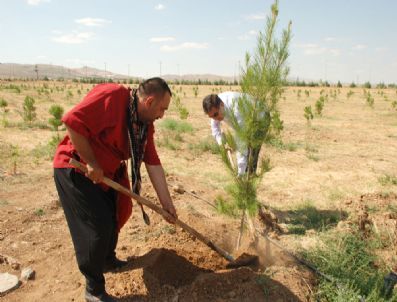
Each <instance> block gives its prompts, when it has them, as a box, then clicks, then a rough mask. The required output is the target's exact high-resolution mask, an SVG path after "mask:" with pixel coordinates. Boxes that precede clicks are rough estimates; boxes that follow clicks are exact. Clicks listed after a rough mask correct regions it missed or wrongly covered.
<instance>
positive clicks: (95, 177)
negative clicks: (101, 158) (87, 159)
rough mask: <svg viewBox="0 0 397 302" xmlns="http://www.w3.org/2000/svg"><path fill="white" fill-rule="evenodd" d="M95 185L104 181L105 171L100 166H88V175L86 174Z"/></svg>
mask: <svg viewBox="0 0 397 302" xmlns="http://www.w3.org/2000/svg"><path fill="white" fill-rule="evenodd" d="M85 176H87V177H88V178H89V179H91V180H92V182H93V183H94V184H97V183H101V182H102V181H103V177H104V175H103V170H102V169H101V168H100V167H99V166H91V165H90V164H87V173H86V174H85Z"/></svg>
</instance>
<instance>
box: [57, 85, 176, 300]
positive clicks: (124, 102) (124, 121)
mask: <svg viewBox="0 0 397 302" xmlns="http://www.w3.org/2000/svg"><path fill="white" fill-rule="evenodd" d="M171 96H172V94H171V90H170V88H169V87H168V85H167V83H166V82H165V81H164V80H163V79H161V78H151V79H148V80H146V81H145V82H143V83H142V84H140V85H139V87H138V89H137V90H131V89H128V88H125V87H123V86H121V85H118V84H100V85H97V86H95V87H94V88H93V89H92V90H91V91H90V92H89V93H88V94H87V96H86V97H85V98H84V99H83V100H82V101H81V102H80V103H79V104H77V105H76V106H75V107H74V108H72V109H71V110H70V111H69V112H68V113H67V114H66V115H65V116H64V117H63V118H62V121H63V123H64V124H65V127H66V129H67V135H66V136H65V138H64V139H63V140H62V141H61V143H60V144H59V146H58V148H57V151H56V154H55V157H54V163H53V166H54V179H55V184H56V188H57V191H58V194H59V197H60V200H61V203H62V207H63V209H64V213H65V217H66V220H67V223H68V226H69V230H70V233H71V237H72V241H73V245H74V249H75V252H76V258H77V263H78V266H79V269H80V271H81V273H82V274H83V275H84V276H85V278H86V292H85V299H86V301H89V302H91V301H104V302H109V301H115V300H114V299H113V298H112V297H111V296H109V295H108V294H107V293H106V291H105V279H104V276H103V273H104V272H106V271H110V270H114V269H116V268H119V267H121V266H123V265H125V264H126V261H121V260H119V259H117V258H116V253H115V248H116V245H117V239H118V232H119V231H120V229H121V227H122V226H123V225H124V224H125V223H126V221H127V220H128V218H129V216H130V215H131V211H132V204H131V200H130V199H129V198H128V197H126V196H125V195H122V194H121V193H117V192H115V191H114V190H113V189H111V188H109V187H107V186H106V185H104V184H102V183H101V182H102V180H103V178H104V176H106V177H109V178H111V179H113V180H115V181H117V182H119V183H120V184H122V185H124V186H128V187H129V181H128V173H127V170H126V164H125V160H127V159H129V158H131V177H132V185H133V187H132V190H133V191H134V192H135V193H136V194H139V191H140V183H141V175H140V166H141V163H142V161H143V162H145V166H146V170H147V172H148V175H149V178H150V180H151V182H152V184H153V187H154V189H155V191H156V193H157V196H158V198H159V201H160V203H161V205H162V207H163V208H164V210H166V211H167V212H168V213H169V214H170V215H171V216H170V217H168V218H167V221H168V222H170V223H174V222H175V219H176V218H177V214H176V210H175V208H174V205H173V202H172V199H171V196H170V193H169V191H168V186H167V182H166V178H165V174H164V170H163V168H162V166H161V162H160V159H159V157H158V155H157V152H156V148H155V144H154V140H153V135H154V125H153V122H154V121H155V120H156V119H159V118H162V117H163V115H164V112H165V111H166V110H167V109H168V106H169V104H170V101H171ZM72 157H73V158H75V159H77V160H80V161H81V162H82V163H84V164H86V166H87V169H88V172H87V173H86V175H83V174H82V172H80V171H79V170H76V169H74V168H73V167H72V166H70V165H69V159H70V158H72Z"/></svg>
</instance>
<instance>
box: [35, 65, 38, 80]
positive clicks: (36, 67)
mask: <svg viewBox="0 0 397 302" xmlns="http://www.w3.org/2000/svg"><path fill="white" fill-rule="evenodd" d="M34 72H35V73H36V80H39V67H38V66H37V64H36V65H35V66H34Z"/></svg>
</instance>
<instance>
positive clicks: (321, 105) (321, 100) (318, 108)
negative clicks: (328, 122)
mask: <svg viewBox="0 0 397 302" xmlns="http://www.w3.org/2000/svg"><path fill="white" fill-rule="evenodd" d="M324 103H325V98H324V97H323V96H320V98H319V99H318V100H317V101H316V105H315V106H316V113H317V115H319V116H321V115H322V112H323V108H324Z"/></svg>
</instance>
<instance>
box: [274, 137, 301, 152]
mask: <svg viewBox="0 0 397 302" xmlns="http://www.w3.org/2000/svg"><path fill="white" fill-rule="evenodd" d="M268 144H269V145H271V146H273V147H274V148H276V149H279V150H287V151H290V152H294V151H296V150H297V149H298V147H300V144H299V143H292V142H288V143H284V142H283V141H282V140H281V139H279V138H274V139H271V140H270V141H269V142H268Z"/></svg>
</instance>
